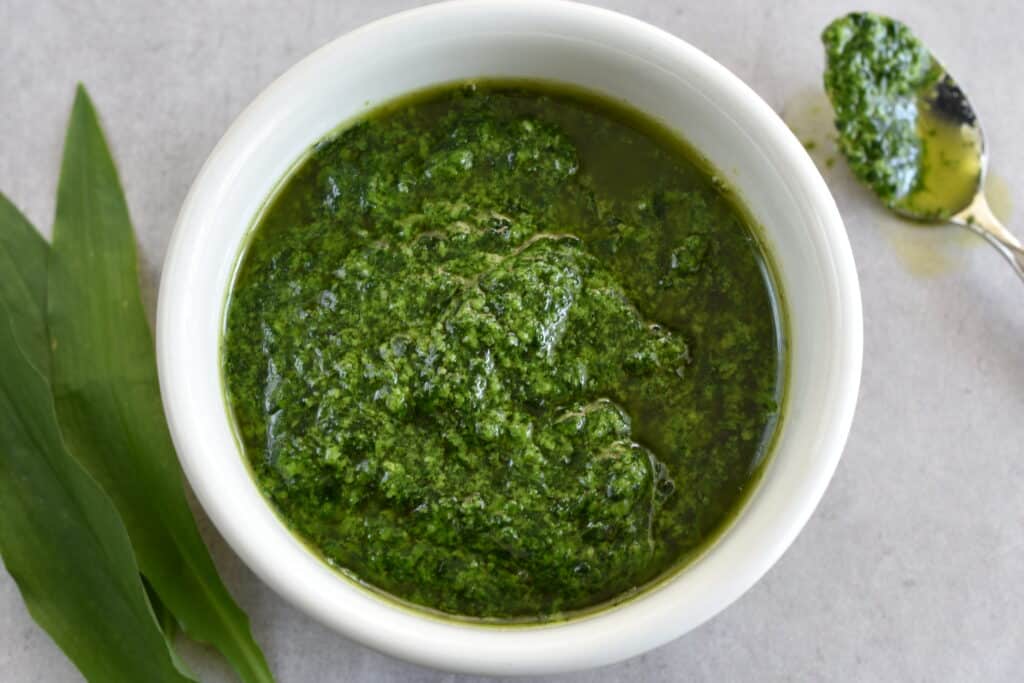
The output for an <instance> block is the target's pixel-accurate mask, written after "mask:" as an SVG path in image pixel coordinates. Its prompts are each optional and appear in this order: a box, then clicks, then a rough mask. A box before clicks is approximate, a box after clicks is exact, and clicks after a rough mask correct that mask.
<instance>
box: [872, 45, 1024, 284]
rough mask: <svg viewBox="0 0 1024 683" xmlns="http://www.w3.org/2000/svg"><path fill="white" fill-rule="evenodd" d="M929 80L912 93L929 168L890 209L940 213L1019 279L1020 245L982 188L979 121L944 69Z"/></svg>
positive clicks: (1023, 273) (922, 216)
mask: <svg viewBox="0 0 1024 683" xmlns="http://www.w3.org/2000/svg"><path fill="white" fill-rule="evenodd" d="M933 59H934V57H933ZM935 63H936V64H939V62H938V60H935ZM934 83H935V85H933V86H931V87H929V88H927V89H926V90H924V91H923V92H920V93H918V94H917V117H918V119H917V130H918V131H919V134H921V133H922V132H923V134H924V135H925V136H926V145H925V156H926V158H929V159H930V160H931V161H932V162H933V163H931V164H929V168H930V169H932V170H931V172H930V173H929V174H927V175H926V176H925V177H924V182H923V183H922V186H921V187H919V188H918V189H916V190H914V191H913V192H911V193H909V194H907V195H906V196H904V197H902V198H900V199H898V200H896V201H895V202H893V203H892V204H891V205H890V208H891V209H892V210H893V211H895V212H896V213H899V214H902V215H904V216H907V217H908V218H912V219H914V220H918V221H927V222H935V221H936V220H942V218H943V217H945V220H947V221H949V222H950V223H953V224H956V225H960V226H963V227H965V228H968V229H970V230H973V231H974V232H976V233H978V234H979V235H981V236H982V237H984V238H985V240H987V241H988V243H989V244H991V245H992V246H993V247H995V248H996V249H997V250H998V251H999V253H1001V254H1002V255H1003V256H1004V257H1006V260H1007V261H1009V262H1010V264H1011V265H1012V266H1013V269H1014V270H1015V271H1016V272H1017V274H1018V275H1019V276H1020V277H1021V279H1022V280H1024V247H1022V245H1021V242H1020V240H1018V239H1017V238H1016V237H1015V236H1014V235H1013V234H1012V233H1010V231H1009V230H1007V229H1006V228H1005V227H1004V226H1003V224H1002V223H1000V222H999V219H998V218H996V217H995V215H994V214H993V213H992V209H990V208H989V205H988V201H987V200H986V199H985V194H984V193H983V191H982V186H983V183H984V181H985V172H986V170H987V166H988V152H987V149H986V147H985V135H984V132H983V131H982V128H981V122H980V121H979V119H978V116H977V114H975V112H974V108H973V107H972V106H971V103H970V101H969V100H968V99H967V95H966V94H964V91H963V90H962V89H961V88H960V86H959V85H957V83H956V81H954V80H953V77H952V76H950V75H949V73H948V72H946V71H945V68H943V69H942V74H941V76H940V77H939V79H938V80H937V81H934ZM937 217H938V218H937Z"/></svg>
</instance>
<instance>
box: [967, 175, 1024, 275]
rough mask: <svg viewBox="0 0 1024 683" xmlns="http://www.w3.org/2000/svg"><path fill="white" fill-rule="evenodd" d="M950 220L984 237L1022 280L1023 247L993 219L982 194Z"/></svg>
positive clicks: (996, 219) (1023, 273) (1023, 268)
mask: <svg viewBox="0 0 1024 683" xmlns="http://www.w3.org/2000/svg"><path fill="white" fill-rule="evenodd" d="M952 220H953V222H954V223H959V224H960V225H963V226H964V227H967V228H970V229H971V230H973V231H974V232H976V233H978V234H979V235H981V236H982V237H984V238H985V240H986V241H988V243H989V244H991V245H992V246H993V247H995V248H996V249H997V250H998V251H999V253H1000V254H1002V255H1003V256H1004V257H1005V258H1006V260H1007V261H1009V262H1010V265H1011V266H1013V269H1014V270H1015V271H1017V275H1019V276H1020V278H1021V279H1022V280H1024V246H1022V245H1021V242H1020V240H1019V239H1017V238H1016V237H1015V236H1014V234H1013V233H1012V232H1010V231H1009V230H1007V229H1006V228H1005V227H1004V226H1003V224H1002V223H1001V222H999V219H998V218H996V217H995V214H993V213H992V209H991V208H990V207H989V205H988V201H987V200H986V199H985V195H984V194H983V193H981V192H979V193H978V194H977V195H976V196H975V197H974V201H972V202H971V204H970V206H968V207H967V208H966V209H964V210H963V211H961V212H960V213H958V214H957V215H955V216H953V218H952Z"/></svg>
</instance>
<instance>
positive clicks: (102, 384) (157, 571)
mask: <svg viewBox="0 0 1024 683" xmlns="http://www.w3.org/2000/svg"><path fill="white" fill-rule="evenodd" d="M48 306H49V332H50V339H51V349H52V353H51V362H52V365H53V390H54V398H55V400H56V405H57V415H58V417H59V419H60V425H61V429H62V431H63V433H64V438H65V439H66V441H67V443H68V445H69V447H70V450H71V452H72V453H74V454H75V456H76V457H78V458H79V460H80V461H81V462H82V464H83V465H84V466H85V467H86V469H87V470H88V471H89V472H90V473H91V474H92V475H93V476H94V477H95V478H96V479H97V481H99V482H100V484H101V485H102V486H103V488H104V489H105V490H106V491H107V492H108V493H109V494H110V496H111V497H112V498H113V500H114V503H115V504H116V506H117V509H118V511H119V512H120V513H121V516H122V518H123V519H124V522H125V526H126V527H127V528H128V535H129V536H130V537H131V540H132V545H133V546H134V548H135V553H136V557H137V558H138V562H139V567H140V568H141V569H142V573H143V574H144V575H145V577H146V579H147V580H148V581H149V583H150V584H151V586H152V587H153V589H154V590H155V591H156V593H157V594H158V595H159V598H160V601H161V602H162V603H163V605H164V606H166V607H167V609H169V610H170V611H171V613H173V614H174V616H175V617H176V618H177V621H178V623H179V624H180V625H181V628H182V630H183V631H184V632H185V633H186V634H187V635H189V636H190V637H192V638H194V639H196V640H198V641H202V642H204V643H209V644H211V645H213V646H214V647H216V648H217V649H218V650H220V651H221V653H223V654H224V656H225V657H227V659H228V660H229V661H230V662H231V664H232V665H233V666H234V668H235V670H236V672H237V673H238V675H239V676H240V677H241V678H242V679H243V680H244V681H247V682H250V683H256V682H258V683H264V682H267V681H272V680H273V677H272V675H271V673H270V670H269V669H268V667H267V664H266V661H265V659H264V657H263V653H262V652H261V651H260V648H259V646H258V645H257V644H256V642H255V641H254V640H253V637H252V633H251V631H250V628H249V620H248V618H247V617H246V615H245V613H244V612H242V610H241V609H239V607H238V606H237V605H236V604H235V602H234V600H232V598H231V596H230V594H229V593H228V591H227V589H226V588H225V587H224V584H223V583H222V582H221V579H220V577H219V576H218V574H217V570H216V568H215V567H214V564H213V561H212V560H211V558H210V554H209V552H208V550H207V549H206V546H205V545H204V544H203V540H202V538H201V537H200V535H199V531H198V530H197V528H196V524H195V520H194V519H193V518H192V513H191V511H190V510H189V507H188V504H187V502H186V500H185V490H184V486H183V480H182V474H181V469H180V467H179V465H178V461H177V458H176V456H175V452H174V447H173V445H172V443H171V437H170V434H169V432H168V429H167V423H166V422H165V419H164V412H163V408H162V405H161V402H160V391H159V386H158V384H157V372H156V359H155V354H154V350H153V338H152V336H151V334H150V330H149V325H148V323H147V321H146V315H145V311H144V309H143V306H142V298H141V294H140V290H139V274H138V266H137V261H136V253H135V237H134V234H133V232H132V225H131V221H130V219H129V216H128V207H127V205H126V202H125V198H124V194H123V192H122V190H121V184H120V181H119V180H118V176H117V171H116V169H115V167H114V162H113V159H112V158H111V156H110V151H109V149H108V148H107V143H106V141H105V139H104V137H103V133H102V131H101V129H100V125H99V121H98V120H97V117H96V112H95V110H94V109H93V106H92V103H91V102H90V100H89V97H88V95H87V94H86V92H85V90H84V89H83V88H82V87H81V86H80V87H79V89H78V92H77V94H76V97H75V103H74V106H73V108H72V112H71V121H70V123H69V126H68V133H67V139H66V140H65V145H64V162H63V167H62V169H61V178H60V185H59V188H58V192H57V216H56V220H55V223H54V228H53V249H52V255H51V259H50V262H49V292H48Z"/></svg>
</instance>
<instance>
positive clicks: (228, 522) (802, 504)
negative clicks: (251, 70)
mask: <svg viewBox="0 0 1024 683" xmlns="http://www.w3.org/2000/svg"><path fill="white" fill-rule="evenodd" d="M496 9H501V10H502V11H517V12H524V13H528V14H532V15H537V16H543V17H545V18H547V19H552V20H555V19H557V20H560V21H563V22H565V23H566V24H567V25H569V24H572V23H573V22H577V21H585V22H589V23H590V25H592V26H598V27H601V28H602V30H607V31H612V32H614V33H616V34H618V35H620V36H629V40H630V41H631V42H633V43H635V44H638V45H640V44H642V45H645V46H646V48H647V49H648V50H650V51H652V52H659V53H665V54H667V55H669V56H671V57H672V58H673V59H676V60H680V61H682V62H685V63H687V65H688V66H690V67H692V68H695V69H697V70H699V71H700V72H701V74H702V75H703V76H704V77H706V78H707V79H708V80H709V81H711V82H713V84H714V87H715V88H717V89H718V90H719V93H720V94H721V96H722V97H723V98H728V99H730V100H732V101H734V102H737V103H742V106H743V107H744V108H745V109H746V110H747V111H748V113H749V114H750V115H752V116H754V117H756V118H757V119H758V124H759V125H760V126H761V128H762V131H764V132H767V133H768V134H769V135H770V136H771V138H772V140H771V142H772V144H773V145H774V146H775V151H776V152H777V153H778V154H779V155H780V158H781V163H782V164H784V165H785V166H786V168H787V169H788V170H791V171H792V173H793V174H794V178H795V180H794V182H796V183H798V184H799V185H801V186H803V187H804V188H805V189H806V195H807V197H808V198H809V201H810V202H811V204H812V209H813V212H814V214H815V216H816V217H817V219H818V224H819V226H820V232H821V235H820V237H821V239H823V240H824V241H825V242H826V243H827V251H828V252H829V254H830V256H831V257H832V263H831V267H832V272H831V273H830V275H831V276H832V277H833V278H834V281H835V304H836V309H837V310H836V312H835V313H836V315H835V316H834V318H835V320H834V323H835V324H836V325H837V326H838V329H839V330H840V331H841V333H842V334H837V339H838V342H839V343H838V344H837V348H836V349H833V350H832V352H831V357H832V362H831V364H832V365H833V366H834V367H836V368H838V369H837V372H836V373H835V376H834V377H832V378H831V381H832V385H831V386H830V390H831V391H830V395H831V396H832V397H833V398H834V403H833V404H832V405H831V407H830V408H831V409H830V410H828V408H826V410H828V414H829V416H830V420H829V421H828V422H829V424H830V425H832V428H831V429H830V430H829V432H828V434H827V435H826V436H825V438H824V441H823V443H822V444H821V449H820V452H821V457H820V458H818V459H817V460H816V461H815V466H814V467H813V468H812V469H811V471H808V472H807V473H806V474H805V478H806V482H805V489H804V493H803V495H802V497H800V498H799V499H797V500H793V501H791V502H790V503H789V505H788V507H787V509H786V510H785V514H784V515H780V517H779V520H777V522H776V523H775V524H774V525H772V527H771V529H770V530H771V532H772V533H771V535H770V537H767V538H765V539H764V540H763V542H762V545H761V547H760V548H757V549H756V552H753V551H752V552H751V553H750V555H749V557H747V558H746V560H747V561H746V563H745V564H744V565H743V566H739V567H736V568H735V570H734V571H731V573H729V574H728V575H725V576H724V577H723V578H721V579H720V580H717V579H716V583H715V584H714V586H706V589H707V590H708V592H709V596H708V598H707V599H704V600H703V601H702V604H700V605H697V606H696V607H695V609H694V610H693V612H692V613H690V614H688V615H685V616H684V617H680V615H679V614H678V610H677V609H676V608H675V606H674V605H672V604H671V603H670V601H669V600H667V599H665V597H666V594H665V592H664V591H663V588H664V586H660V587H658V588H656V589H653V590H648V591H645V592H644V593H643V594H642V595H640V596H637V597H636V598H634V599H632V600H631V601H629V602H627V603H625V605H623V606H617V607H614V608H610V609H605V610H601V611H598V612H596V613H593V614H585V615H583V616H581V617H580V618H575V619H570V620H568V621H565V622H557V623H554V624H542V625H538V626H536V627H525V628H524V627H516V628H514V629H501V628H496V627H494V626H491V625H487V626H482V625H476V624H472V623H466V622H455V621H452V622H442V621H438V620H437V619H436V617H432V616H430V615H427V614H424V613H419V612H416V611H411V610H408V609H406V608H403V607H401V606H398V605H396V604H394V603H391V602H390V601H387V600H386V599H384V598H381V597H378V598H375V599H376V600H377V601H378V602H379V603H380V605H378V607H380V609H376V608H374V607H373V606H371V605H368V604H366V603H361V604H359V605H358V606H357V607H356V608H354V609H346V608H345V606H342V609H338V607H339V605H338V604H335V603H332V602H331V601H330V600H323V599H321V596H319V595H316V594H314V593H313V592H312V591H311V589H310V588H309V586H308V585H307V584H306V583H305V582H303V581H299V580H297V579H296V577H293V576H290V575H288V573H287V572H286V571H283V570H282V565H281V564H280V563H279V562H278V558H277V557H276V556H275V555H276V553H270V552H267V549H266V548H262V547H259V545H260V544H259V543H257V539H256V538H255V537H253V536H252V535H251V534H250V533H248V532H247V530H246V525H245V524H244V523H242V522H241V521H240V520H238V519H236V518H235V517H236V516H233V514H232V510H230V509H228V508H227V507H226V506H225V505H223V504H222V503H221V501H220V500H219V498H218V495H217V490H218V487H219V486H221V485H222V484H221V483H220V482H214V481H210V480H209V477H207V476H205V474H204V470H203V464H202V458H201V457H200V456H201V453H202V451H203V448H202V443H199V442H197V441H196V439H195V438H194V436H193V433H192V432H193V430H192V428H193V427H194V426H195V425H194V422H195V420H194V418H193V417H190V416H189V411H188V409H187V405H188V402H189V391H190V388H191V385H190V383H189V382H187V381H185V380H184V378H185V377H186V376H187V374H188V372H189V371H190V368H189V366H188V362H187V355H185V354H182V353H180V352H179V348H180V345H181V344H183V343H185V344H187V343H188V340H187V338H184V337H183V336H182V332H181V329H180V326H179V323H180V322H181V321H182V320H183V319H184V318H183V316H184V315H185V308H186V307H187V303H188V299H189V296H188V295H187V292H184V291H180V287H179V284H178V281H179V280H180V279H181V278H182V276H183V275H182V274H183V273H184V272H186V271H188V270H189V263H188V261H189V251H190V250H191V249H195V248H196V247H195V245H194V244H193V242H195V239H194V238H195V235H196V232H195V231H196V229H198V226H199V224H200V223H201V222H202V220H201V217H202V214H203V213H204V212H207V211H209V210H211V209H210V207H209V204H210V196H211V195H210V194H209V192H204V191H203V190H202V189H208V188H210V187H215V186H218V185H219V186H220V187H222V188H223V187H225V186H226V185H228V184H230V182H231V176H230V173H228V172H227V171H228V170H230V168H231V163H230V159H231V158H232V157H233V156H234V155H236V154H238V153H239V151H240V150H241V149H242V147H243V146H244V140H243V139H242V138H243V137H244V132H245V130H246V129H248V128H251V127H253V126H256V125H259V124H260V121H259V118H260V117H265V113H264V111H263V110H264V109H265V108H266V107H264V106H263V104H264V103H266V102H269V101H272V100H273V99H274V98H275V97H276V96H277V95H278V94H279V93H281V92H284V91H286V90H292V89H294V88H295V87H296V85H297V84H299V83H302V82H304V81H308V80H309V79H310V78H311V77H312V76H313V75H314V74H315V73H316V71H317V69H318V67H322V66H323V65H325V64H326V63H327V60H328V58H329V56H330V55H331V54H333V53H335V52H338V51H342V50H344V49H346V47H347V45H348V44H349V43H351V42H352V41H354V40H355V39H357V38H365V37H366V36H367V35H368V34H379V35H381V36H383V35H386V34H387V33H388V32H389V31H391V30H393V29H395V28H397V27H399V26H403V25H406V24H408V23H414V22H417V21H420V20H422V19H423V18H424V17H426V16H428V15H442V14H448V15H450V16H451V17H452V18H456V17H458V16H459V15H460V14H461V13H464V12H480V11H484V10H496ZM778 265H780V267H781V264H778ZM218 295H220V293H218ZM156 338H157V360H158V367H159V379H160V387H161V392H162V396H163V400H164V408H165V412H166V415H167V420H168V425H169V427H170V430H171V434H172V437H173V439H174V442H175V445H176V447H177V451H178V454H179V459H180V460H181V464H182V466H183V469H184V471H185V473H186V476H187V478H188V480H189V483H190V484H191V486H192V488H193V490H194V492H195V494H196V496H197V498H198V499H199V501H200V503H201V505H202V507H203V508H204V510H205V511H206V513H207V514H208V515H209V517H210V519H211V521H212V522H213V523H214V525H215V526H216V527H217V529H218V530H219V531H220V532H221V534H222V536H223V537H224V538H225V540H226V541H227V542H228V544H229V545H230V546H231V547H232V549H233V550H234V551H235V552H236V553H238V555H239V556H240V557H241V558H242V559H243V560H244V562H245V563H246V564H247V565H248V566H249V567H250V568H251V569H252V570H253V571H254V572H255V573H256V574H257V575H258V576H260V578H261V579H262V580H263V581H264V582H266V583H267V584H268V585H269V586H270V587H271V588H273V589H274V590H275V592H277V593H278V594H279V595H281V596H282V597H284V598H285V599H286V600H288V601H289V602H291V603H292V604H293V605H295V606H297V607H298V608H299V609H301V610H302V611H303V612H305V613H307V614H310V615H312V616H313V617H314V618H316V619H318V620H319V621H321V622H322V623H325V624H327V625H328V626H330V627H332V628H334V629H335V630H336V631H338V632H340V633H342V634H344V635H345V636H348V637H350V638H352V639H354V640H357V641H360V642H362V643H363V644H366V645H368V646H370V647H372V648H374V649H377V650H379V651H383V652H386V653H388V654H392V655H395V656H398V657H401V658H403V659H407V660H410V661H413V662H417V663H420V664H424V665H427V666H433V667H437V668H444V669H448V670H454V671H463V672H468V673H489V674H540V673H556V672H562V671H570V670H576V669H580V668H587V667H592V666H600V665H604V664H610V663H613V662H615V661H619V660H622V659H625V658H627V657H631V656H634V655H637V654H640V653H641V652H643V651H646V650H648V649H651V648H654V647H657V646H659V645H661V644H664V643H665V642H668V641H669V640H672V639H674V638H676V637H678V636H680V635H682V634H683V633H685V632H687V631H689V630H691V629H692V628H695V627H696V626H698V625H700V624H701V623H703V622H704V621H706V620H708V619H710V618H711V617H713V616H714V615H715V614H717V613H718V612H720V611H721V610H723V609H725V608H726V607H727V606H728V605H730V604H731V603H732V602H734V601H735V600H736V599H737V598H739V597H740V596H741V595H742V594H743V593H745V592H746V591H747V590H748V589H749V588H750V587H751V586H752V585H753V584H754V583H755V582H756V581H757V580H758V579H760V577H761V576H763V575H764V574H765V573H766V572H767V571H768V569H769V568H771V566H772V565H773V564H774V563H775V562H776V561H777V560H778V559H779V557H781V555H782V554H783V553H784V552H785V550H786V549H787V548H788V547H789V546H790V544H791V543H792V542H793V540H794V539H795V538H796V536H797V535H798V533H799V532H800V530H801V529H802V528H803V526H804V525H805V524H806V522H807V520H808V519H809V517H810V515H811V513H812V512H813V510H814V508H815V507H816V505H817V504H818V502H819V500H820V499H821V497H822V495H823V494H824V492H825V489H826V488H827V486H828V483H829V481H830V480H831V477H832V475H833V473H834V471H835V468H836V466H837V464H838V461H839V458H840V457H841V454H842V450H843V447H844V445H845V442H846V438H847V436H848V433H849V430H850V426H851V423H852V420H853V414H854V410H855V406H856V401H857V395H858V391H859V384H860V375H861V363H862V353H863V320H862V310H861V298H860V288H859V283H858V278H857V271H856V267H855V265H854V261H853V255H852V251H851V249H850V245H849V241H848V239H847V236H846V232H845V228H844V226H843V222H842V219H841V217H840V215H839V211H838V209H837V208H836V205H835V202H834V200H833V198H832V195H831V193H830V192H829V190H828V187H827V186H826V184H825V182H824V180H823V179H822V177H821V175H820V173H819V172H818V170H817V168H816V167H815V166H814V164H813V162H812V161H811V160H810V158H809V156H808V155H807V153H806V151H805V150H804V148H803V146H802V145H801V144H800V143H799V141H798V140H797V139H796V137H795V136H794V135H793V134H792V133H791V132H790V131H789V129H788V128H787V127H786V125H785V124H784V123H783V122H782V121H781V119H780V118H779V117H778V116H777V114H776V113H775V112H774V111H773V110H772V109H771V108H770V107H769V106H768V105H767V104H766V103H765V102H764V101H763V100H762V99H761V98H760V97H759V96H758V95H757V94H756V93H755V92H754V91H753V90H751V89H750V88H749V87H748V86H747V85H746V84H745V83H743V82H742V81H741V80H740V79H739V78H738V77H736V76H735V75H733V74H732V73H731V72H730V71H728V70H727V69H726V68H725V67H724V66H722V65H720V64H719V63H718V62H716V61H715V60H713V59H712V58H711V57H709V56H707V55H706V54H704V53H703V52H701V51H700V50H698V49H697V48H695V47H693V46H691V45H690V44H689V43H687V42H685V41H684V40H682V39H680V38H678V37H676V36H674V35H672V34H670V33H667V32H666V31H663V30H662V29H659V28H657V27H655V26H652V25H650V24H647V23H646V22H643V21H641V20H639V19H635V18H632V17H629V16H626V15H623V14H620V13H617V12H613V11H611V10H606V9H601V8H597V7H593V6H590V5H584V4H580V3H576V2H567V1H565V0H449V1H448V2H441V3H437V4H432V5H427V6H423V7H418V8H415V9H411V10H407V11H404V12H400V13H397V14H393V15H390V16H388V17H384V18H382V19H378V20H376V21H374V22H372V23H369V24H366V25H364V26H362V27H360V28H357V29H355V30H354V31H352V32H349V33H346V34H344V35H342V36H340V37H339V38H336V39H334V40H333V41H331V42H329V43H328V44H326V45H325V46H323V47H321V48H319V49H318V50H316V51H314V52H313V53H312V54H310V55H309V56H307V57H305V58H304V59H302V60H301V61H300V62H298V63H297V64H295V65H294V66H292V67H291V68H290V69H289V70H288V71H286V72H285V73H284V74H283V75H281V76H280V77H278V78H277V79H276V80H275V81H274V82H273V83H271V85H269V86H268V87H267V88H266V89H265V90H264V91H263V92H262V93H261V94H260V95H259V96H257V98H256V99H255V100H254V101H253V102H252V103H251V104H250V105H249V106H248V107H247V108H246V109H245V110H244V111H243V112H242V113H241V114H240V115H239V116H238V117H237V118H236V119H235V121H234V122H233V123H232V124H231V126H230V127H229V128H228V130H227V131H226V132H225V134H224V135H223V137H222V138H221V140H220V142H218V144H217V145H216V147H215V148H214V150H213V151H212V152H211V153H210V156H209V157H208V159H207V161H206V162H205V164H204V165H203V167H202V169H201V170H200V172H199V173H198V175H197V177H196V179H195V181H194V182H193V185H192V187H191V189H190V190H189V193H188V195H187V196H186V198H185V201H184V203H183V206H182V209H181V212H180V214H179V218H178V221H177V224H176V225H175V228H174V232H173V234H172V237H171V240H170V243H169V245H168V249H167V253H166V256H165V260H164V268H163V271H162V276H161V282H160V288H159V295H158V310H157V334H156ZM193 372H194V371H193ZM773 455H774V454H773ZM769 466H770V463H769ZM754 493H755V494H756V491H755V492H754ZM751 497H752V496H751ZM266 504H267V506H268V508H269V503H266ZM749 504H750V497H748V500H747V501H746V502H745V503H744V507H747V506H749ZM741 512H742V511H741ZM728 533H729V532H728V531H726V534H725V535H727V534H728ZM701 559H702V558H701ZM701 559H698V560H697V561H696V564H699V563H700V562H701ZM318 561H319V560H318ZM685 573H686V571H685V570H684V571H682V572H677V573H676V574H675V575H674V576H672V577H671V578H669V579H667V580H666V581H664V582H663V584H664V585H666V586H668V585H672V584H674V583H677V582H678V581H679V579H680V577H681V576H683V575H685ZM337 581H338V582H339V583H340V582H343V581H345V579H342V578H341V577H337ZM352 588H353V590H358V589H356V588H355V587H352ZM712 593H713V595H710V594H712ZM659 598H660V603H662V604H660V605H659V604H657V603H658V602H659ZM638 605H641V606H643V608H644V609H642V610H639V611H638V610H636V609H633V608H634V607H636V606H638ZM360 610H362V612H361V611H360ZM367 615H368V616H367ZM630 623H632V624H633V625H634V627H637V631H638V632H637V633H630V635H628V636H625V635H624V633H623V632H624V631H627V630H628V628H629V624H630ZM641 623H643V625H644V628H643V629H639V624H641ZM653 625H657V628H653ZM553 632H557V637H553V636H555V633H553Z"/></svg>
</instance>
